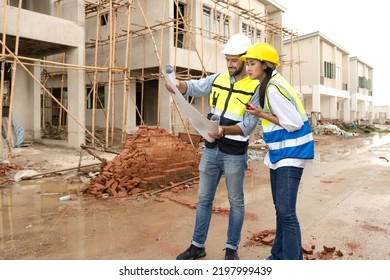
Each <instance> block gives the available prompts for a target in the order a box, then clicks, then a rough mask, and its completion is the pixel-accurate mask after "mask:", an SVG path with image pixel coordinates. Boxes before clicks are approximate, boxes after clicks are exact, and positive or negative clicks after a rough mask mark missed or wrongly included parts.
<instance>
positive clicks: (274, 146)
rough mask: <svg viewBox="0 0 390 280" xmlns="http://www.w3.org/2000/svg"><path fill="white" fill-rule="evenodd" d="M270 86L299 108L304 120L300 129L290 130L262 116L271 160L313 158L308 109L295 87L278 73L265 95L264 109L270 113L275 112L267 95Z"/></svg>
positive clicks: (269, 85) (274, 161) (273, 161)
mask: <svg viewBox="0 0 390 280" xmlns="http://www.w3.org/2000/svg"><path fill="white" fill-rule="evenodd" d="M269 87H275V88H276V89H277V90H278V91H279V92H280V94H283V95H284V96H285V97H286V98H287V99H288V100H289V101H290V102H291V103H292V104H293V105H294V107H295V108H296V109H297V110H298V112H299V113H300V114H301V117H302V120H303V122H304V124H303V126H302V127H301V128H300V129H299V130H296V131H293V132H288V131H287V130H286V129H284V128H283V127H281V126H279V125H276V124H274V123H271V122H270V121H268V120H266V119H264V118H262V120H261V125H262V127H263V137H264V141H265V143H267V146H268V150H269V157H270V160H271V162H272V163H276V162H278V161H279V160H281V159H285V158H300V159H313V158H314V141H313V133H312V131H311V126H310V122H309V119H308V117H307V115H306V111H305V109H304V107H303V105H302V103H301V101H300V99H299V97H298V95H297V94H296V92H295V90H294V88H293V87H292V86H291V85H290V84H289V83H288V82H287V81H286V80H285V79H284V78H283V77H282V76H281V75H280V74H279V73H276V74H275V75H274V76H273V77H272V78H271V80H270V81H269V83H268V85H267V91H266V95H265V102H264V109H263V110H264V112H266V113H268V114H273V113H272V106H271V104H270V103H269V100H268V95H267V92H268V88H269Z"/></svg>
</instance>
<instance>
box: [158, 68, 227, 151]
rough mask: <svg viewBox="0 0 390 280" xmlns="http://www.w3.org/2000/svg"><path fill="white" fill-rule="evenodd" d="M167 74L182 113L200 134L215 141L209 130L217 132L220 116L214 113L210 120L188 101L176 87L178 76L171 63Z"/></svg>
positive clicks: (210, 140)
mask: <svg viewBox="0 0 390 280" xmlns="http://www.w3.org/2000/svg"><path fill="white" fill-rule="evenodd" d="M165 74H166V77H167V80H168V83H169V85H170V86H171V88H172V89H173V91H174V92H175V94H172V96H173V98H174V100H175V101H176V104H177V106H178V107H179V108H180V111H181V113H182V114H183V115H184V116H186V117H187V118H188V119H189V121H190V123H191V125H192V126H193V127H194V128H195V129H196V130H197V131H198V132H199V134H200V135H202V137H203V138H204V139H206V140H207V141H208V142H211V143H212V142H214V141H215V139H214V138H211V137H210V136H209V135H208V133H209V132H217V131H218V126H219V116H218V115H213V116H212V117H211V118H210V120H208V119H207V118H206V117H205V116H203V115H202V114H201V113H200V112H199V111H198V110H196V108H195V107H194V106H192V105H191V104H190V103H188V102H187V100H186V99H185V98H184V96H183V94H182V93H181V92H180V91H179V90H178V89H177V88H176V78H175V73H174V71H173V67H172V66H170V65H167V66H165Z"/></svg>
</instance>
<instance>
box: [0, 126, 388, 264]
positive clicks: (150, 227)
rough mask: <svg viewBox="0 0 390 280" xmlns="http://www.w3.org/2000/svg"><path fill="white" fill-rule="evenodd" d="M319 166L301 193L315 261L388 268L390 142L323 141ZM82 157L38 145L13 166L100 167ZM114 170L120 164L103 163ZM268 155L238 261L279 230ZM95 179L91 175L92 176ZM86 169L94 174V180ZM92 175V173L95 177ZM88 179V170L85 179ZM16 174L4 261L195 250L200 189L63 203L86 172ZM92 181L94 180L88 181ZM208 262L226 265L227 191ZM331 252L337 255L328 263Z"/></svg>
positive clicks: (158, 255)
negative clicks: (221, 261) (366, 262)
mask: <svg viewBox="0 0 390 280" xmlns="http://www.w3.org/2000/svg"><path fill="white" fill-rule="evenodd" d="M315 140H316V144H315V149H316V150H315V151H316V154H315V159H314V160H312V161H310V163H308V165H307V167H306V169H305V171H304V174H303V179H302V182H301V186H300V192H299V197H298V206H297V209H298V217H299V219H300V223H301V230H302V238H303V244H304V245H305V246H306V248H312V250H313V256H314V258H315V259H347V260H388V259H390V243H389V242H388V240H389V237H390V236H389V235H390V216H389V215H388V213H389V212H390V202H389V201H390V183H389V179H390V175H389V174H390V172H389V171H390V162H389V160H390V134H388V133H387V134H384V133H369V134H364V135H360V136H354V137H348V138H346V137H343V136H339V135H315ZM81 154H82V157H81V160H80V150H74V149H66V148H61V147H58V146H56V145H50V144H45V145H42V144H38V143H34V144H33V145H31V146H30V147H26V148H21V149H14V150H13V156H12V159H11V163H13V164H15V165H17V166H20V167H21V168H22V169H23V170H24V171H26V170H30V171H31V170H34V171H36V172H38V173H45V172H49V171H50V172H51V171H56V170H57V171H58V170H62V169H69V168H76V167H77V166H79V165H81V166H84V165H89V164H91V163H99V161H98V160H97V159H96V158H94V157H93V156H91V155H89V154H87V153H85V151H84V152H82V153H81ZM99 155H100V156H102V157H104V158H106V159H108V160H110V159H112V158H113V157H114V156H115V154H111V153H102V154H99ZM263 155H264V150H262V149H260V148H256V149H251V160H250V161H249V168H248V170H247V174H246V178H245V201H246V218H245V222H244V228H243V231H242V241H241V245H240V248H239V255H240V258H241V259H244V260H255V259H264V258H265V257H267V256H268V255H269V251H270V249H271V247H270V245H266V244H262V243H261V242H259V241H258V240H255V238H254V237H255V236H258V235H259V233H264V232H268V231H272V230H274V228H275V213H274V207H273V205H272V199H271V192H270V186H269V175H268V170H267V169H266V167H265V166H264V165H263V163H262V157H263ZM87 169H88V168H87ZM87 169H86V170H87ZM89 169H90V171H89V172H93V171H94V168H93V167H89ZM84 171H85V170H84ZM18 172H19V175H20V172H23V171H22V170H10V171H9V172H7V174H6V175H5V176H4V177H2V179H3V180H4V179H5V178H8V179H9V182H8V183H4V184H2V185H1V186H0V211H1V215H0V259H3V260H30V259H38V260H41V259H46V260H49V259H53V260H84V259H89V260H106V259H107V260H109V259H122V260H159V259H161V260H170V259H175V257H176V255H177V254H179V253H181V252H182V251H183V250H184V249H186V248H187V247H188V246H189V244H190V241H191V235H192V230H193V224H194V219H195V209H194V208H192V207H190V206H189V205H194V204H196V194H197V185H196V184H192V185H191V184H190V185H189V186H187V187H186V188H184V189H182V190H180V191H176V192H172V191H166V192H161V193H160V194H161V196H158V197H157V196H149V197H143V196H138V197H137V198H109V199H107V200H101V199H100V200H98V199H96V198H95V197H92V196H87V195H81V196H80V195H79V196H77V195H72V199H71V200H69V201H60V200H59V198H60V197H62V196H64V195H65V194H67V192H68V191H69V190H75V189H79V190H80V189H82V188H83V187H85V185H86V184H87V182H88V177H89V176H88V170H87V171H86V172H77V171H76V169H73V170H69V171H64V172H57V174H56V175H54V176H53V175H52V176H48V177H45V178H39V177H33V178H31V179H30V180H21V181H18V182H12V179H14V178H15V175H16V174H18ZM89 174H90V175H91V174H92V173H89ZM215 207H216V209H222V211H219V213H218V212H216V213H214V215H213V218H212V221H211V225H210V230H209V236H208V240H207V243H206V251H207V256H206V257H205V258H204V259H206V260H207V259H208V260H218V259H223V257H224V251H223V248H224V244H225V242H226V229H227V222H228V215H227V213H226V211H225V210H226V209H228V202H227V199H226V188H225V184H224V182H223V181H222V182H221V184H220V187H219V188H218V191H217V195H216V199H215ZM324 246H325V247H327V248H333V247H334V249H335V251H334V252H330V253H326V254H325V253H324V252H323V251H324Z"/></svg>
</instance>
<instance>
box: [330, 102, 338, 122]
mask: <svg viewBox="0 0 390 280" xmlns="http://www.w3.org/2000/svg"><path fill="white" fill-rule="evenodd" d="M329 118H331V119H337V97H336V96H330V97H329Z"/></svg>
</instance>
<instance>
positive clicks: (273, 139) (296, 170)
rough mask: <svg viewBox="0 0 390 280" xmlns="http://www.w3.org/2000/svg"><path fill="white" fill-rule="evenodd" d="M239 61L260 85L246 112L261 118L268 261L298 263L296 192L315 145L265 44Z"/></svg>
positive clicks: (291, 90)
mask: <svg viewBox="0 0 390 280" xmlns="http://www.w3.org/2000/svg"><path fill="white" fill-rule="evenodd" d="M240 60H242V61H245V62H246V71H247V74H248V75H249V77H250V78H251V79H252V80H259V81H260V82H261V86H260V93H259V94H260V107H261V108H253V107H252V108H247V110H246V111H247V112H248V113H250V114H252V115H255V116H258V117H260V118H261V125H262V128H263V137H264V141H265V142H266V144H267V146H268V153H267V154H266V156H265V158H264V163H265V164H266V165H267V166H268V167H269V168H270V181H271V192H272V199H273V203H274V205H275V209H276V236H275V240H274V243H273V245H272V249H271V255H270V256H269V257H267V259H268V260H301V259H303V254H302V241H301V231H300V225H299V221H298V218H297V214H296V202H297V194H298V187H299V183H300V180H301V177H302V173H303V169H304V167H305V162H306V160H308V159H313V158H314V141H313V134H312V131H311V127H310V123H309V120H308V118H307V115H306V111H305V109H304V108H303V105H302V103H301V101H300V99H299V97H298V95H297V93H296V91H295V90H294V88H293V87H292V86H291V85H290V84H289V83H288V82H287V81H286V80H285V79H284V78H283V77H282V75H280V74H279V73H278V72H277V71H276V67H278V66H279V56H278V52H277V51H276V49H275V48H274V47H273V46H272V45H270V44H266V43H258V44H255V45H253V46H252V47H251V48H250V49H249V50H248V51H247V53H246V54H245V55H243V56H241V57H240Z"/></svg>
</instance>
